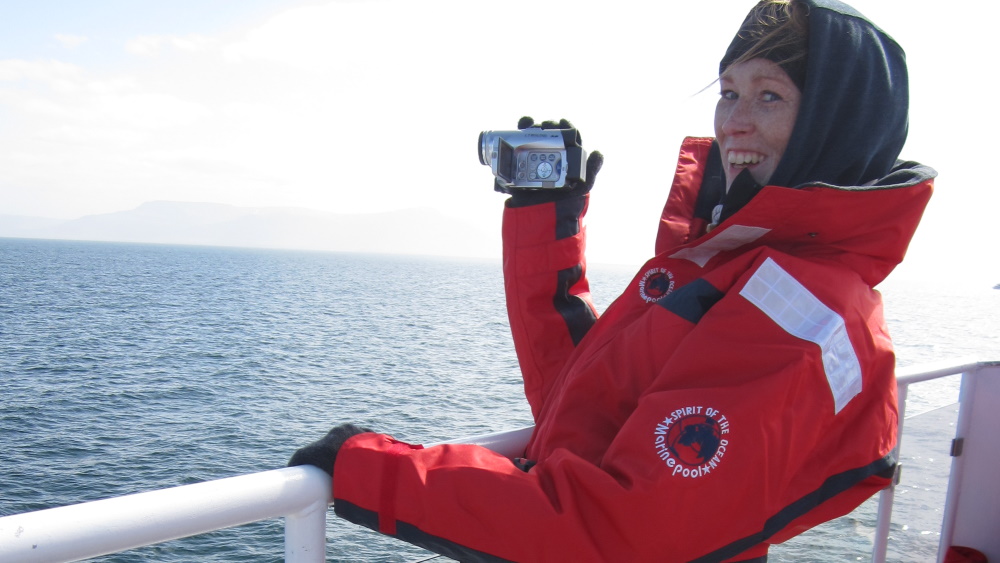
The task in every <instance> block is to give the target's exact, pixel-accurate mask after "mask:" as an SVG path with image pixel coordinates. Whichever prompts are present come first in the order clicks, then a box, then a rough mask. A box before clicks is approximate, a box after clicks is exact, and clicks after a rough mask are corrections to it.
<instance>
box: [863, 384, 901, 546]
mask: <svg viewBox="0 0 1000 563" xmlns="http://www.w3.org/2000/svg"><path fill="white" fill-rule="evenodd" d="M898 385H899V386H898V388H897V389H896V404H897V405H898V407H897V409H898V413H899V421H898V422H897V426H896V447H895V449H894V450H893V455H894V456H895V458H896V464H897V465H896V472H897V475H898V472H899V463H900V457H899V453H900V448H899V447H900V445H901V444H902V441H903V419H904V418H905V416H906V396H907V394H908V393H909V390H910V386H909V384H908V383H905V382H903V383H899V384H898ZM878 495H879V496H878V520H876V524H875V545H874V546H873V547H872V563H885V558H886V553H887V552H888V549H889V531H890V527H891V525H892V504H893V501H894V500H895V498H896V479H895V476H894V478H893V480H892V482H891V483H889V486H888V487H886V488H884V489H882V491H880V492H879V494H878Z"/></svg>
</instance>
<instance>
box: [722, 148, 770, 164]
mask: <svg viewBox="0 0 1000 563" xmlns="http://www.w3.org/2000/svg"><path fill="white" fill-rule="evenodd" d="M763 160H764V155H762V154H759V153H755V152H741V151H729V164H735V165H737V166H742V165H751V164H760V163H761V162H762V161H763Z"/></svg>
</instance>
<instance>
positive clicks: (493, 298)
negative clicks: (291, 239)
mask: <svg viewBox="0 0 1000 563" xmlns="http://www.w3.org/2000/svg"><path fill="white" fill-rule="evenodd" d="M632 273H633V271H632V269H631V268H624V267H617V266H616V267H611V266H600V265H591V267H590V275H591V285H592V289H593V291H594V294H595V299H596V301H597V304H598V306H599V308H603V307H605V306H607V304H608V303H610V301H611V300H612V299H613V298H614V297H615V296H616V295H617V294H618V292H619V291H620V289H621V288H622V287H624V285H625V284H626V283H627V281H628V280H629V279H630V278H631V275H632ZM884 293H885V296H886V302H887V304H886V309H887V318H888V322H889V324H890V329H891V330H892V332H893V334H894V338H895V340H896V344H897V348H898V355H899V363H900V365H911V364H918V363H924V362H928V361H935V360H940V359H948V358H953V357H972V358H975V359H1000V354H998V353H997V351H998V350H1000V346H998V344H1000V340H998V334H1000V330H998V329H1000V291H996V290H992V289H990V288H984V290H983V291H981V292H971V293H970V292H964V293H958V292H956V294H954V295H948V294H946V292H942V291H941V289H940V288H939V287H938V288H934V289H933V290H932V289H930V288H922V287H919V286H906V285H899V286H891V287H887V288H886V289H885V290H884ZM957 389H958V384H957V380H955V379H954V378H952V379H949V380H946V381H944V382H941V383H936V384H934V385H931V386H929V387H926V388H925V389H914V390H913V391H911V399H910V406H909V410H910V413H911V414H913V413H922V412H929V413H931V414H934V413H940V412H941V411H940V410H935V409H941V408H942V407H945V408H948V407H946V405H949V404H950V403H952V402H954V401H955V400H956V398H957ZM920 420H921V417H920V416H917V417H915V418H914V419H912V421H907V428H908V430H909V429H911V428H920ZM345 421H351V422H357V423H360V424H364V425H368V426H370V427H372V428H374V429H376V430H380V431H386V432H391V433H393V434H394V435H395V436H397V437H398V438H400V439H402V440H407V441H413V442H420V443H430V442H434V441H439V440H444V439H449V438H454V437H458V436H468V435H474V434H480V433H484V432H491V431H497V430H504V429H510V428H515V427H520V426H524V425H526V424H530V422H531V416H530V412H529V410H528V407H527V405H526V403H525V402H524V399H523V394H522V390H521V381H520V376H519V373H518V369H517V361H516V359H515V356H514V351H513V345H512V343H511V339H510V334H509V327H508V324H507V318H506V311H505V309H504V299H503V286H502V277H501V271H500V265H499V263H498V262H490V261H471V260H455V259H438V258H421V257H402V256H367V255H355V254H337V253H314V252H294V251H274V250H254V249H233V248H209V247H178V246H159V245H135V244H115V243H88V242H69V241H40V240H24V239H0V515H8V514H15V513H19V512H26V511H32V510H40V509H44V508H50V507H54V506H61V505H66V504H73V503H79V502H85V501H89V500H96V499H101V498H107V497H111V496H118V495H124V494H129V493H134V492H141V491H146V490H152V489H158V488H164V487H172V486H177V485H184V484H189V483H195V482H200V481H205V480H210V479H219V478H224V477H229V476H234V475H239V474H244V473H252V472H257V471H263V470H267V469H273V468H277V467H281V466H284V464H285V463H286V462H287V460H288V457H289V456H290V455H291V453H292V452H293V451H294V450H295V449H296V448H298V447H299V446H301V445H303V444H305V443H307V442H310V441H312V440H314V439H316V438H318V437H320V436H322V435H323V433H325V431H326V430H328V429H329V428H330V427H331V426H332V425H334V424H336V423H339V422H345ZM930 426H931V428H929V429H927V433H928V434H930V435H931V436H935V435H940V437H943V440H944V441H945V442H947V440H948V439H950V436H948V432H949V428H948V423H947V422H945V423H943V424H942V423H941V422H939V421H937V419H935V423H934V424H933V425H930ZM942 426H944V427H943V428H942ZM906 443H907V442H905V441H904V452H903V456H904V459H905V458H906V450H905V448H906ZM946 445H947V444H945V446H946ZM918 457H920V458H921V459H916V458H915V459H913V460H911V461H913V462H915V463H914V465H922V466H924V468H925V469H926V472H925V473H924V474H921V475H923V476H921V477H919V478H917V479H915V480H913V481H912V482H913V483H915V484H914V485H907V484H906V483H907V481H905V480H904V485H903V486H902V487H901V489H902V491H901V493H902V494H900V498H899V500H897V514H898V515H899V516H898V517H897V521H898V522H899V523H898V524H896V525H894V529H893V541H892V543H891V546H890V559H891V560H893V561H926V560H929V559H928V558H927V557H928V555H927V554H929V553H933V550H934V549H936V546H937V541H936V534H937V532H938V529H937V527H936V526H939V525H940V514H939V512H940V511H939V508H940V507H939V505H938V503H939V502H940V501H939V500H936V499H937V497H936V496H935V494H937V492H936V491H938V490H940V492H941V493H942V494H943V488H944V481H945V480H946V479H947V470H946V464H947V463H948V462H947V455H946V452H945V454H944V455H943V456H942V457H941V458H940V459H937V460H933V459H932V460H930V461H927V459H925V458H927V456H926V455H923V454H921V456H918ZM942 470H944V472H943V473H942ZM941 498H943V496H942V497H941ZM935 510H937V511H938V514H937V516H936V518H937V524H935V523H934V517H935V516H934V512H935ZM329 520H330V522H329V524H328V530H327V536H328V548H327V556H328V561H377V562H383V561H384V562H396V561H400V562H406V561H417V560H420V559H422V558H424V557H427V556H429V555H430V554H429V553H428V552H426V551H423V550H421V549H419V548H415V547H412V546H409V545H407V544H404V543H401V542H396V541H394V540H390V539H387V538H384V537H381V536H379V535H378V534H375V533H373V532H369V531H367V530H364V529H361V528H358V527H355V526H353V525H350V524H347V523H345V522H342V521H340V520H339V519H337V518H336V517H333V516H332V514H331V517H330V518H329ZM873 529H874V505H872V504H870V503H869V504H866V505H865V506H863V507H862V508H861V509H859V510H858V511H856V512H855V513H854V514H852V515H850V516H847V517H845V518H842V519H840V520H837V521H834V522H831V523H828V524H826V525H824V526H821V527H819V528H817V529H815V530H812V531H810V532H808V533H807V534H805V535H803V536H801V537H800V538H796V539H795V540H793V541H792V542H789V543H788V544H786V545H783V546H778V547H776V548H775V549H774V550H773V552H772V556H771V560H772V561H848V560H851V561H854V560H866V559H867V558H868V555H869V553H870V550H871V535H872V533H873ZM282 542H283V526H282V522H281V521H280V520H272V521H267V522H261V523H256V524H251V525H247V526H242V527H239V528H235V529H230V530H223V531H219V532H214V533H211V534H206V535H203V536H199V537H195V538H188V539H183V540H176V541H172V542H168V543H165V544H161V545H157V546H150V547H146V548H141V549H137V550H133V551H129V552H126V553H122V554H117V555H110V556H105V557H102V558H98V559H97V560H98V561H106V562H123V563H124V562H138V561H210V562H221V561H279V560H281V558H282V555H283V543H282ZM442 560H443V559H442Z"/></svg>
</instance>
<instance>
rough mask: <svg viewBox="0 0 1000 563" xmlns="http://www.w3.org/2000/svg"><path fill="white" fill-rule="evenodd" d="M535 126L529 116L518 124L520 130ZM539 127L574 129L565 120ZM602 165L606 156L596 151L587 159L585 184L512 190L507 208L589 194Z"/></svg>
mask: <svg viewBox="0 0 1000 563" xmlns="http://www.w3.org/2000/svg"><path fill="white" fill-rule="evenodd" d="M535 126H536V125H535V120H534V119H532V118H530V117H527V116H525V117H522V118H521V119H520V120H518V122H517V128H518V129H527V128H529V127H535ZM537 127H541V128H542V129H573V128H574V127H573V124H572V123H570V122H569V121H567V120H565V119H560V120H559V121H558V122H556V121H543V122H541V123H539V124H538V125H537ZM577 135H578V137H577V141H578V142H579V143H581V144H582V143H583V140H582V138H580V137H579V132H578V133H577ZM602 165H604V155H602V154H601V153H600V152H598V151H594V152H592V153H590V156H588V157H587V179H586V181H585V182H579V181H577V182H573V184H572V185H571V186H570V187H568V188H563V189H559V190H510V191H509V192H507V193H510V196H511V197H510V199H509V200H507V207H525V206H528V205H537V204H540V203H549V202H552V201H559V200H563V199H569V198H573V197H577V196H581V195H583V194H585V193H588V192H590V190H591V189H592V188H593V187H594V181H595V180H596V179H597V173H598V172H600V170H601V166H602ZM499 191H506V190H499Z"/></svg>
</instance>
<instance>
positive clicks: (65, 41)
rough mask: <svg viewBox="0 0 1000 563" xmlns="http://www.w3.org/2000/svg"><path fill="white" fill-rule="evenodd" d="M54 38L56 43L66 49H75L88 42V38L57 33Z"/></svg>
mask: <svg viewBox="0 0 1000 563" xmlns="http://www.w3.org/2000/svg"><path fill="white" fill-rule="evenodd" d="M55 38H56V41H58V42H59V43H61V44H62V45H63V47H66V48H67V49H76V48H77V47H79V46H80V45H82V44H84V43H86V42H87V40H88V38H87V37H84V36H83V35H69V34H64V33H57V34H56V35H55Z"/></svg>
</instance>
